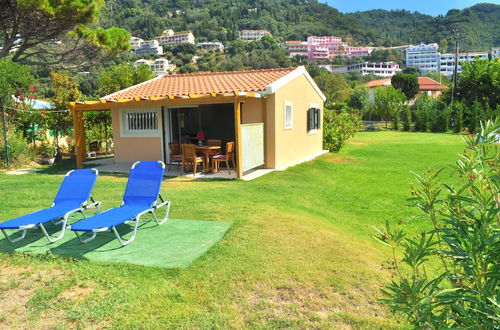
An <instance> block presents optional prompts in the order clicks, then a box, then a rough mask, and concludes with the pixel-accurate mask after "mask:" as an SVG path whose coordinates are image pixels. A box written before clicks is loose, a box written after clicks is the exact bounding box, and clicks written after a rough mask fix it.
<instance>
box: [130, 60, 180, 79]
mask: <svg viewBox="0 0 500 330" xmlns="http://www.w3.org/2000/svg"><path fill="white" fill-rule="evenodd" d="M141 64H146V65H148V66H149V67H150V68H151V71H153V72H154V73H155V75H157V76H163V75H166V74H168V73H169V72H172V71H174V70H175V64H173V63H170V62H169V60H167V59H166V58H163V57H160V58H157V59H156V60H154V61H150V60H146V59H140V60H137V61H135V63H134V67H136V68H137V67H138V66H139V65H141Z"/></svg>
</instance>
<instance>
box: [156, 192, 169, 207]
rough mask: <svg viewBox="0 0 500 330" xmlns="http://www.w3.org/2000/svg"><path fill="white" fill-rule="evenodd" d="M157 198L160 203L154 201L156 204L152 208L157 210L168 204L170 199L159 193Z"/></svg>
mask: <svg viewBox="0 0 500 330" xmlns="http://www.w3.org/2000/svg"><path fill="white" fill-rule="evenodd" d="M159 200H160V203H158V202H156V204H155V205H154V206H153V209H155V210H157V209H159V208H160V207H162V206H165V205H167V204H170V201H166V200H165V199H164V198H163V196H162V195H161V194H159Z"/></svg>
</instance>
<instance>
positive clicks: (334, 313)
mask: <svg viewBox="0 0 500 330" xmlns="http://www.w3.org/2000/svg"><path fill="white" fill-rule="evenodd" d="M462 149H463V144H462V141H461V139H460V137H459V136H457V135H450V134H424V133H395V132H373V133H359V134H358V135H357V136H356V137H355V138H354V139H352V140H351V141H350V142H349V144H348V145H347V146H346V147H345V148H344V150H342V151H341V152H340V153H338V154H327V155H324V156H321V157H320V158H319V159H317V160H314V161H312V162H308V163H305V164H301V165H298V166H295V167H293V168H290V169H288V170H286V171H284V172H274V173H271V174H269V175H266V176H264V177H261V178H259V179H257V180H254V181H250V182H243V181H180V180H179V181H176V180H166V181H164V183H163V189H162V192H163V194H164V195H165V196H166V197H167V198H168V199H170V200H171V201H172V203H173V205H172V209H171V217H172V218H176V219H200V220H213V221H227V220H229V221H233V225H232V227H231V228H230V230H229V231H228V233H227V234H226V236H225V237H224V238H223V239H222V240H221V241H220V242H219V243H218V244H217V245H216V246H215V247H214V248H212V249H211V250H210V251H209V252H208V253H207V254H206V255H205V256H203V257H201V258H200V259H198V260H197V261H196V262H195V263H194V264H193V265H192V266H190V267H189V268H187V269H182V270H166V269H161V268H148V267H142V266H133V265H127V264H112V263H93V262H89V261H83V260H76V259H63V258H60V257H54V256H51V255H46V256H28V255H23V254H20V253H18V254H14V255H11V254H3V253H2V254H0V269H1V271H0V326H2V327H4V328H5V327H13V326H16V327H19V326H21V327H26V328H27V327H33V326H36V327H41V328H46V327H52V326H57V327H62V328H65V327H75V326H82V327H102V326H103V327H119V328H138V327H139V328H157V327H171V328H178V327H180V326H182V327H185V328H209V327H210V328H213V327H221V328H227V327H244V326H247V327H251V328H268V327H299V328H303V327H316V328H331V327H332V326H333V327H336V328H339V327H341V328H342V327H343V328H348V327H353V328H377V327H378V328H391V327H400V326H401V324H400V323H398V320H397V319H396V318H395V317H394V316H393V315H391V314H390V312H388V310H387V309H386V308H385V307H384V306H383V305H381V304H379V303H378V302H377V301H376V300H377V298H379V297H381V295H380V288H381V287H382V286H383V285H384V283H387V281H389V280H390V275H391V274H390V272H389V271H388V270H386V269H384V267H383V266H382V263H383V261H384V260H385V259H386V258H387V256H388V254H389V251H388V250H387V249H386V248H385V247H384V246H382V245H380V244H379V243H377V242H376V241H375V240H374V239H373V238H372V234H373V228H372V225H381V224H383V223H384V222H385V220H386V219H387V220H390V221H391V222H393V223H396V222H398V221H400V220H403V221H404V222H403V226H404V227H405V228H406V229H407V230H409V231H411V232H413V233H418V232H419V230H421V229H422V228H424V226H425V224H422V223H421V221H420V220H419V219H418V218H415V215H417V214H418V212H417V210H415V209H411V208H407V207H406V206H405V205H406V202H405V199H406V198H408V197H409V190H410V185H411V183H412V182H413V176H412V174H411V173H410V171H412V170H414V171H423V170H424V169H425V168H427V167H434V168H441V167H446V166H447V165H448V164H451V163H453V162H454V161H455V159H456V158H457V154H458V153H460V152H461V151H462ZM51 172H52V173H32V174H25V175H21V176H14V175H6V174H5V173H3V172H0V210H1V213H0V214H1V217H0V221H3V220H6V219H9V218H11V217H15V216H18V215H21V214H23V213H26V212H29V211H32V210H35V209H38V208H42V207H46V206H48V205H50V201H51V199H52V198H53V196H54V194H55V192H56V189H57V187H58V185H59V183H60V181H61V175H60V174H54V172H56V171H54V170H52V171H51ZM450 173H451V171H450V170H445V172H444V173H443V178H445V179H449V174H450ZM125 183H126V178H124V177H113V176H106V175H101V176H100V177H99V179H98V181H97V184H96V187H95V189H94V195H95V196H96V197H97V198H98V199H100V200H102V201H103V202H104V206H105V207H112V206H118V205H119V201H120V198H121V195H122V193H123V190H124V187H125ZM70 234H71V233H70ZM140 239H141V236H140V232H139V233H138V237H137V240H140ZM133 244H135V243H133ZM150 253H151V254H154V253H155V251H150ZM144 258H148V255H144Z"/></svg>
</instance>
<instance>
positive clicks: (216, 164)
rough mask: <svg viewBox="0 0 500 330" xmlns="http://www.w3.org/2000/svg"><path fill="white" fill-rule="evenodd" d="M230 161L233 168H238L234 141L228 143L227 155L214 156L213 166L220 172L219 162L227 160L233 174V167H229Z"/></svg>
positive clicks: (228, 169) (215, 170)
mask: <svg viewBox="0 0 500 330" xmlns="http://www.w3.org/2000/svg"><path fill="white" fill-rule="evenodd" d="M229 161H231V163H232V164H233V168H236V166H235V163H234V142H228V143H226V154H225V155H214V156H213V157H212V168H213V171H214V172H219V163H221V162H225V163H226V167H227V171H228V172H229V174H231V169H230V168H229Z"/></svg>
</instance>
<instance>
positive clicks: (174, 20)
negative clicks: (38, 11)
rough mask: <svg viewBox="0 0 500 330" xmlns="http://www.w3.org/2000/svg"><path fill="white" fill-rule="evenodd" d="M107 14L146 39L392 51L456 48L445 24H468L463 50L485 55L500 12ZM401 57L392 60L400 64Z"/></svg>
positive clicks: (263, 4) (194, 6) (281, 2)
mask: <svg viewBox="0 0 500 330" xmlns="http://www.w3.org/2000/svg"><path fill="white" fill-rule="evenodd" d="M103 11H104V15H103V18H102V20H101V24H102V25H103V26H105V27H111V26H119V27H122V28H125V29H127V30H128V31H129V32H130V33H132V34H133V35H136V36H139V37H143V38H152V37H154V36H156V35H159V34H161V32H162V31H163V30H164V29H173V30H175V31H183V30H191V31H193V33H194V35H195V36H196V38H197V39H198V40H200V41H203V40H211V41H212V40H219V41H222V42H228V41H232V40H235V39H236V38H237V37H238V30H241V29H267V30H269V31H271V33H272V34H273V36H275V37H277V38H278V39H286V40H305V39H306V38H307V37H308V36H310V35H336V36H340V37H343V38H344V39H346V40H348V41H349V43H351V44H363V45H375V46H394V45H402V44H410V43H413V44H417V43H420V42H440V41H441V40H448V45H453V44H454V42H453V40H452V34H451V32H450V27H449V26H445V25H443V24H442V23H443V22H444V21H449V20H452V19H462V18H468V19H469V20H470V23H469V24H467V25H464V30H465V33H464V38H465V39H464V40H463V43H462V49H463V50H469V51H471V50H477V51H478V50H484V51H485V50H490V48H491V46H494V45H499V44H500V39H499V38H500V37H499V36H500V22H499V19H500V18H499V17H500V14H499V12H500V6H498V5H492V4H478V5H475V6H473V7H471V8H467V9H464V10H450V11H449V12H448V14H447V15H446V16H444V17H436V18H433V17H431V16H428V15H423V14H420V13H411V12H409V11H404V10H403V11H385V10H373V11H366V12H358V13H354V14H342V13H340V12H339V11H338V10H336V9H334V8H332V7H329V6H328V5H326V4H322V3H319V2H318V1H316V0H311V1H307V0H293V1H288V0H268V1H248V0H235V1H218V0H197V1H187V0H168V1H164V0H142V1H141V0H115V1H112V2H109V3H108V5H107V6H106V7H105V8H104V9H103ZM397 54H398V53H397V52H394V55H393V56H395V57H394V60H396V61H400V55H397ZM375 55H376V54H375Z"/></svg>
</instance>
